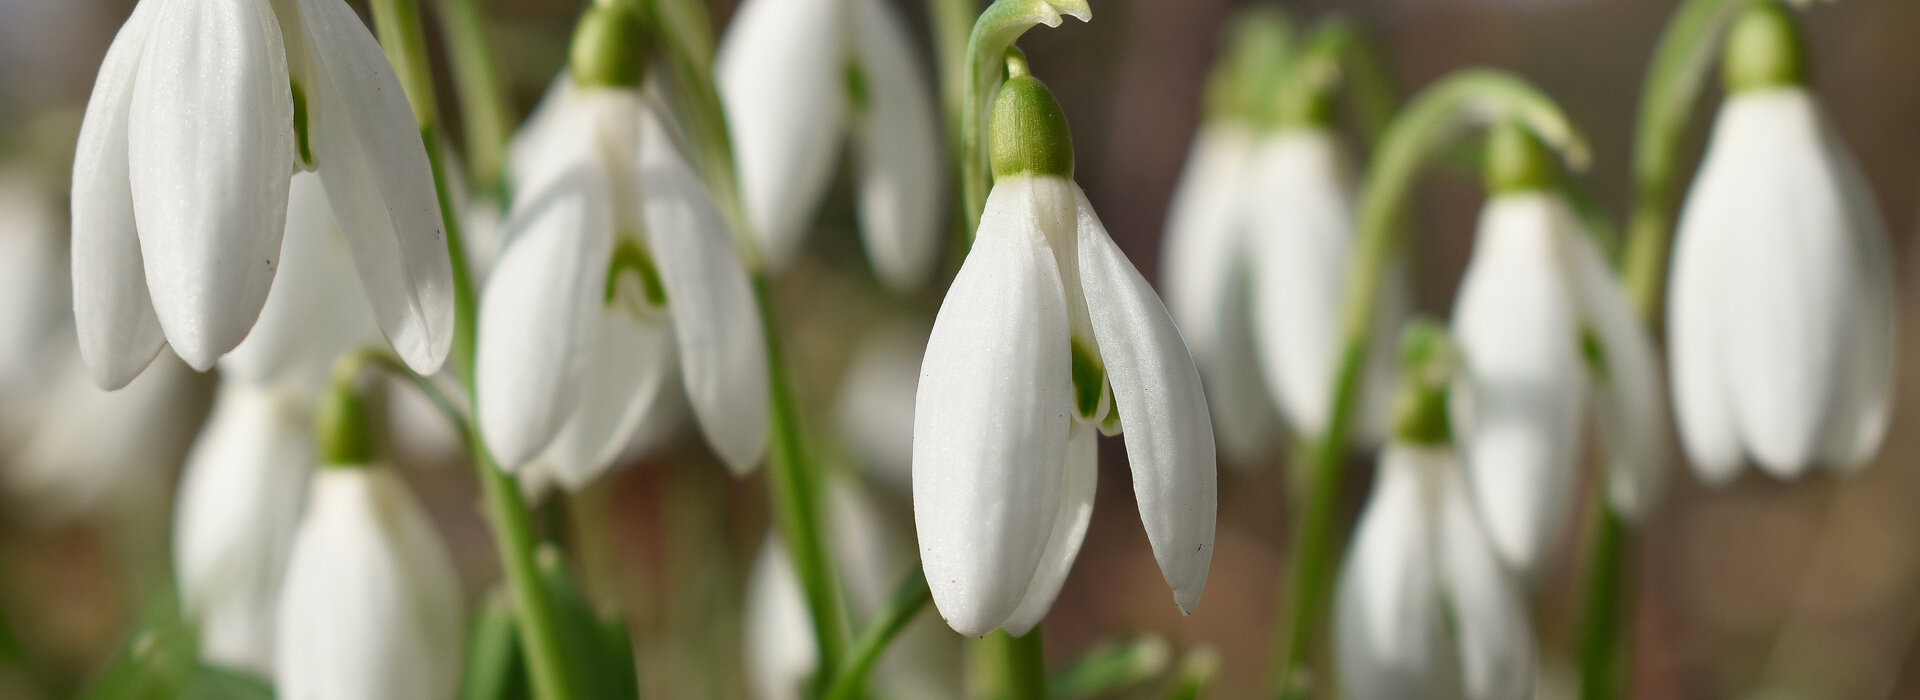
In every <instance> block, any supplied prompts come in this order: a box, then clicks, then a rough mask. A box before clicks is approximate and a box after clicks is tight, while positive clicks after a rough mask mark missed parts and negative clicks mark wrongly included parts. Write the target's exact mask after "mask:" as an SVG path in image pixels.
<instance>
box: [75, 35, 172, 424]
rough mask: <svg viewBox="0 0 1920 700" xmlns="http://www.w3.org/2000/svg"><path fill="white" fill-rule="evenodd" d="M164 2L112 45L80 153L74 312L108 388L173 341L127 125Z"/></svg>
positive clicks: (85, 347)
mask: <svg viewBox="0 0 1920 700" xmlns="http://www.w3.org/2000/svg"><path fill="white" fill-rule="evenodd" d="M161 4H162V3H161V2H143V3H139V4H137V5H134V7H133V15H132V16H130V17H128V18H127V23H126V24H125V25H124V26H122V27H120V33H119V34H117V35H115V36H114V38H113V45H112V46H110V47H108V48H107V57H106V60H104V61H102V62H101V63H100V74H99V77H97V78H95V79H94V84H93V95H92V96H91V97H90V98H88V99H87V112H86V116H85V117H84V118H82V120H81V122H80V143H79V145H78V146H76V147H75V148H74V154H73V193H72V199H73V315H74V325H75V326H76V330H78V331H79V335H80V357H81V358H82V359H84V360H85V361H86V363H87V368H88V369H90V370H92V376H93V381H94V383H95V384H98V385H99V386H100V387H101V388H103V389H118V388H120V387H123V386H126V385H127V382H130V381H133V378H134V377H135V376H136V375H138V374H140V371H141V370H143V369H146V368H147V365H148V364H149V363H151V362H152V361H153V356H154V354H155V353H158V352H159V351H160V345H161V343H164V342H166V339H165V337H164V336H162V335H161V332H160V319H159V317H157V316H155V315H154V312H153V300H152V299H151V298H149V297H148V296H147V273H146V269H145V268H144V266H143V264H142V263H141V258H140V238H139V236H138V235H137V234H136V233H135V232H134V218H133V191H132V189H130V184H129V179H128V175H127V172H128V163H127V158H128V147H127V125H128V122H129V121H131V119H130V117H131V111H132V103H133V86H134V80H135V74H136V73H137V72H138V70H139V68H140V57H141V55H142V54H143V53H144V52H145V49H146V45H147V43H148V42H147V37H148V36H149V35H150V34H151V33H152V31H153V27H154V24H155V22H156V19H157V18H158V17H159V16H160V10H159V7H160V6H161Z"/></svg>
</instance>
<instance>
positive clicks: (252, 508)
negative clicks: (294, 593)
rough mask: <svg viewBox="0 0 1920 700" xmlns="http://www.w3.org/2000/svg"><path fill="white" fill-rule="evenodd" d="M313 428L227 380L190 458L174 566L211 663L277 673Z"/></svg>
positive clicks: (282, 404)
mask: <svg viewBox="0 0 1920 700" xmlns="http://www.w3.org/2000/svg"><path fill="white" fill-rule="evenodd" d="M282 279H284V276H283V278H282ZM310 426H311V422H310V419H309V417H308V416H307V415H306V411H305V410H303V409H301V408H300V407H299V406H298V402H296V401H294V400H292V397H291V396H289V395H288V394H286V393H285V392H281V391H277V390H273V389H266V388H262V387H259V386H256V385H253V384H249V383H247V382H239V381H234V382H227V383H225V384H223V385H222V386H221V388H220V395H219V397H218V398H217V399H215V402H214V407H213V415H212V417H211V418H209V419H208V422H207V425H206V427H205V428H204V429H203V430H202V431H201V433H200V437H199V439H198V440H196V441H195V442H194V446H193V451H192V452H191V453H189V454H188V456H187V463H186V467H185V469H184V471H183V472H182V474H181V477H180V479H181V480H180V491H179V494H178V503H177V505H176V506H175V508H174V528H173V529H174V541H173V549H174V562H175V563H176V566H178V567H179V570H178V576H179V580H180V596H181V608H182V610H183V612H184V613H185V615H186V617H187V619H189V620H191V621H193V622H194V624H195V625H196V626H197V627H198V628H199V638H200V656H201V658H202V659H204V660H205V661H207V662H209V663H214V664H218V665H221V666H228V667H232V668H236V669H241V670H244V671H247V672H249V673H252V674H255V675H258V676H260V677H263V678H272V677H273V662H274V623H275V620H276V611H277V608H278V606H279V602H280V586H281V574H282V573H284V572H285V571H286V565H287V554H288V551H289V550H290V549H291V547H292V545H293V533H294V529H295V528H296V527H297V526H298V524H299V522H300V509H301V507H302V506H304V505H305V504H306V491H307V483H308V481H309V480H310V479H311V478H312V476H311V475H312V472H313V467H314V462H315V456H314V445H313V438H312V436H311V434H310V433H309V432H308V431H309V430H310Z"/></svg>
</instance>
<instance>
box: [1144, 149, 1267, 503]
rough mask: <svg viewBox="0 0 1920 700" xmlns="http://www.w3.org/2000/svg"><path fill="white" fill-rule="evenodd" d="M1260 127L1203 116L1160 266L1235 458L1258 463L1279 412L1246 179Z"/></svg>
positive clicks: (1219, 434)
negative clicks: (1256, 295) (1264, 336)
mask: <svg viewBox="0 0 1920 700" xmlns="http://www.w3.org/2000/svg"><path fill="white" fill-rule="evenodd" d="M1252 153H1253V133H1252V131H1251V130H1250V129H1248V128H1247V127H1246V126H1245V125H1243V124H1240V123H1237V122H1215V123H1209V124H1203V125H1201V127H1200V132H1199V133H1198V134H1196V135H1195V136H1194V139H1193V147H1192V148H1191V150H1189V151H1188V154H1187V164H1186V166H1185V167H1184V168H1183V169H1182V170H1181V172H1180V184H1179V187H1178V188H1177V189H1176V190H1175V191H1174V194H1173V202H1172V204H1171V205H1169V207H1168V210H1167V236H1166V240H1167V242H1166V250H1165V262H1164V263H1163V265H1162V267H1161V270H1160V278H1161V280H1163V281H1164V284H1163V286H1164V287H1166V290H1167V295H1166V301H1167V311H1168V312H1169V313H1172V314H1173V320H1174V321H1175V322H1176V323H1178V324H1179V325H1180V330H1181V331H1182V333H1183V334H1184V335H1185V336H1186V339H1187V347H1188V349H1190V350H1192V351H1193V359H1194V363H1195V364H1197V365H1199V367H1200V378H1201V380H1202V381H1203V382H1204V383H1205V384H1206V390H1207V391H1206V393H1207V406H1208V409H1209V410H1208V412H1209V413H1211V414H1212V415H1213V421H1214V430H1215V437H1216V438H1218V440H1219V443H1220V448H1221V450H1222V451H1223V452H1225V453H1226V457H1227V462H1228V463H1229V464H1234V465H1253V464H1256V463H1258V462H1259V461H1260V460H1261V459H1263V458H1265V457H1266V456H1267V455H1268V453H1269V452H1271V451H1272V450H1273V447H1274V444H1275V440H1274V437H1275V436H1274V432H1275V431H1274V430H1273V427H1274V426H1275V425H1278V424H1279V420H1280V418H1279V415H1278V414H1277V413H1276V412H1275V410H1274V404H1273V403H1272V399H1270V398H1269V397H1268V395H1267V391H1266V388H1265V385H1264V384H1262V383H1261V382H1257V381H1251V379H1252V378H1254V377H1257V376H1259V373H1260V371H1261V369H1260V366H1259V364H1258V362H1259V355H1258V354H1257V352H1258V351H1257V350H1256V349H1255V346H1254V336H1253V325H1252V318H1251V314H1252V310H1251V309H1250V308H1248V304H1249V299H1248V279H1247V274H1246V270H1247V266H1246V265H1245V261H1244V260H1242V257H1243V250H1244V249H1243V247H1242V245H1243V242H1244V236H1243V235H1242V232H1243V230H1242V228H1241V226H1242V225H1243V223H1244V221H1245V217H1244V216H1243V215H1242V214H1241V213H1240V207H1239V202H1240V201H1241V199H1242V198H1241V197H1239V196H1238V195H1240V194H1242V193H1243V191H1244V190H1245V188H1244V187H1243V186H1242V185H1241V180H1242V179H1243V177H1244V175H1245V173H1246V171H1247V162H1248V161H1249V160H1250V158H1249V156H1250V155H1251V154H1252Z"/></svg>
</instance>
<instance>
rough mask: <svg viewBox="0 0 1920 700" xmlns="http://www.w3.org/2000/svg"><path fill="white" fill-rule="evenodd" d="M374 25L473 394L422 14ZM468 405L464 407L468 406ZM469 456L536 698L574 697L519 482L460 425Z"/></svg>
mask: <svg viewBox="0 0 1920 700" xmlns="http://www.w3.org/2000/svg"><path fill="white" fill-rule="evenodd" d="M372 6H373V16H374V25H375V28H376V30H377V32H378V35H379V37H380V44H381V46H382V47H384V48H385V50H386V52H387V57H388V60H389V61H390V62H391V63H392V64H393V67H394V72H395V75H396V76H397V77H398V78H399V80H400V84H401V86H402V87H403V88H404V89H405V90H406V93H407V99H408V100H409V101H410V102H411V104H412V105H413V113H414V118H415V119H416V120H417V121H418V123H419V125H420V134H421V138H422V140H424V141H425V145H426V150H427V160H428V162H429V163H430V164H431V166H432V168H433V185H434V192H435V194H437V195H438V197H439V199H440V213H441V216H442V218H443V219H444V220H445V226H446V233H447V249H448V251H447V252H448V254H449V256H450V257H451V259H452V263H453V281H454V315H455V319H456V320H455V325H454V328H455V331H454V343H453V345H454V347H453V366H452V369H453V372H454V374H455V375H457V376H458V377H459V378H460V381H461V382H463V383H464V384H465V385H466V388H467V394H468V396H469V397H471V396H473V378H474V372H473V367H474V359H473V358H474V348H475V344H474V340H475V336H474V327H475V325H476V319H477V305H476V304H475V291H474V285H473V276H472V273H471V271H470V270H468V269H467V265H466V260H467V257H466V254H465V251H464V250H463V244H462V240H461V237H460V212H459V211H458V210H457V209H456V208H455V205H454V203H453V201H452V198H451V196H450V188H449V183H448V179H447V178H448V173H447V171H446V168H447V161H446V157H445V154H443V153H442V152H441V146H440V139H439V128H440V127H439V112H438V109H437V108H436V106H435V103H434V93H433V76H432V73H431V72H430V70H429V67H428V64H427V57H426V36H425V33H424V31H423V30H422V28H421V23H420V12H419V9H418V7H417V6H416V4H415V1H414V0H374V1H373V3H372ZM471 408H472V407H471V406H469V409H471ZM465 432H466V434H467V436H468V447H469V449H470V450H471V451H472V454H473V465H474V471H475V472H476V474H477V476H478V478H479V480H480V484H481V488H482V490H483V491H484V493H485V500H486V506H487V513H488V516H489V520H491V522H492V524H493V528H494V541H495V543H496V546H497V547H498V549H499V555H500V560H501V565H502V568H503V569H505V570H506V574H507V582H508V584H509V586H510V587H511V590H512V594H513V607H514V611H515V613H516V619H517V621H518V623H519V627H520V633H521V642H522V645H523V647H522V648H523V649H524V650H525V652H526V658H527V667H528V675H529V676H531V677H532V679H533V686H534V689H535V691H536V692H537V694H538V695H539V697H541V698H543V699H544V700H571V699H572V698H575V697H578V694H577V693H576V692H575V688H577V687H578V686H577V685H575V680H574V679H573V677H572V673H571V669H570V668H569V666H568V661H567V658H566V656H565V655H564V653H563V651H564V650H563V648H562V647H561V638H560V631H559V630H560V627H559V619H558V613H557V610H556V609H555V607H554V605H553V600H552V598H551V596H550V594H549V592H548V591H547V590H546V588H545V587H544V586H543V585H542V582H541V579H540V569H539V566H538V564H537V563H536V562H535V560H534V548H535V545H536V536H535V534H534V528H533V516H532V514H531V513H530V512H528V510H527V505H526V502H525V501H524V500H522V498H521V495H520V486H519V483H518V482H517V480H516V479H515V478H514V477H513V475H511V474H507V473H506V472H503V471H501V470H500V468H499V467H498V466H497V465H495V464H494V462H493V459H492V457H491V456H490V455H489V454H488V452H487V449H486V445H485V443H484V442H482V441H481V440H480V439H479V432H478V431H474V430H467V431H465Z"/></svg>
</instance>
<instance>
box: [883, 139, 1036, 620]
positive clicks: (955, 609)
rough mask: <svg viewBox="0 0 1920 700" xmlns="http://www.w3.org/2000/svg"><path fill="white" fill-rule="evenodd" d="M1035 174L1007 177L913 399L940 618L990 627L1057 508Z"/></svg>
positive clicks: (945, 308)
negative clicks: (1031, 176) (1033, 178)
mask: <svg viewBox="0 0 1920 700" xmlns="http://www.w3.org/2000/svg"><path fill="white" fill-rule="evenodd" d="M1032 187H1033V180H1032V178H1027V177H1014V178H1005V179H1002V180H1001V181H1000V182H998V183H996V184H995V186H994V188H993V192H992V193H991V194H990V195H989V196H988V198H987V206H986V211H985V213H984V215H983V216H982V217H981V223H980V231H979V235H978V236H977V237H976V239H975V241H974V245H973V250H972V252H970V253H969V254H968V255H967V259H966V262H965V263H963V264H962V265H961V266H960V273H959V275H958V276H957V277H955V278H954V282H953V286H952V287H951V288H949V289H948V290H947V297H946V300H945V301H944V302H942V303H941V305H940V313H939V315H938V316H937V317H936V318H935V319H934V322H933V334H932V336H931V337H930V338H929V339H928V341H927V354H926V359H925V360H924V361H923V362H922V364H921V368H920V386H919V391H918V394H917V396H916V398H915V401H914V421H913V514H914V525H915V529H916V530H917V531H918V532H919V535H920V562H921V564H922V566H923V567H924V568H925V569H926V574H927V583H928V586H929V587H931V588H932V589H933V600H934V603H935V605H936V606H937V607H938V608H939V609H940V614H941V617H943V618H945V619H946V621H947V624H948V625H949V626H952V627H953V629H954V631H956V632H959V633H961V634H965V635H968V636H974V637H978V636H982V635H985V634H987V633H988V632H992V631H993V630H994V628H996V627H999V626H1000V625H1001V624H1002V623H1003V622H1005V621H1006V620H1007V618H1008V617H1009V616H1011V615H1012V614H1013V613H1014V611H1015V609H1016V608H1018V607H1019V605H1020V603H1021V601H1022V600H1023V599H1024V598H1025V597H1026V593H1027V589H1028V588H1030V587H1031V583H1032V582H1033V577H1034V572H1035V571H1037V570H1038V568H1039V565H1040V560H1041V557H1042V555H1043V554H1044V550H1045V548H1046V545H1047V540H1048V537H1049V534H1050V528H1051V525H1052V524H1053V522H1054V519H1055V517H1056V515H1057V513H1058V512H1059V508H1060V502H1061V487H1062V479H1061V478H1060V472H1059V470H1060V469H1061V468H1062V467H1063V465H1064V464H1065V463H1066V455H1067V437H1068V427H1069V426H1070V425H1071V424H1072V418H1071V416H1070V414H1071V413H1072V406H1073V398H1072V394H1073V390H1072V386H1071V379H1070V377H1071V368H1070V367H1069V366H1068V350H1067V334H1068V331H1067V308H1066V299H1065V294H1064V288H1063V287H1062V285H1061V282H1060V273H1059V267H1058V265H1057V264H1055V263H1054V261H1053V255H1052V253H1051V251H1050V250H1049V249H1048V247H1047V244H1046V241H1045V240H1043V236H1044V234H1042V233H1041V231H1040V230H1039V222H1038V219H1037V217H1036V213H1035V212H1033V211H1031V207H1032V204H1031V203H1032V201H1033V194H1032Z"/></svg>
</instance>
